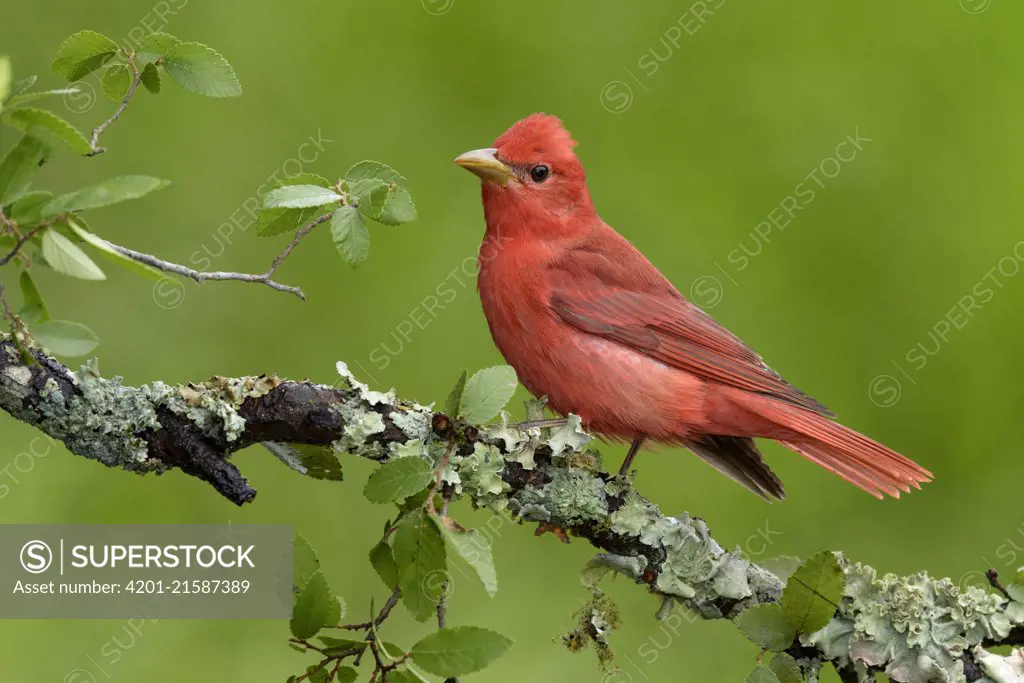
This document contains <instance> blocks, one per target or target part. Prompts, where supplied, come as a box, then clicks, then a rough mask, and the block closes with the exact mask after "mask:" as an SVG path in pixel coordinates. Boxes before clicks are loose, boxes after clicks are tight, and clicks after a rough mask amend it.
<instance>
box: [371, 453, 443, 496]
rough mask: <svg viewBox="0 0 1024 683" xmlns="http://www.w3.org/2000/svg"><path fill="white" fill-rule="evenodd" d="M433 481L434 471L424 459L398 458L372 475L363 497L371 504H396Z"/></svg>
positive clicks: (388, 462)
mask: <svg viewBox="0 0 1024 683" xmlns="http://www.w3.org/2000/svg"><path fill="white" fill-rule="evenodd" d="M433 480H434V470H433V469H432V468H431V467H430V463H428V462H427V461H426V460H425V459H424V458H417V457H415V456H410V457H406V458H397V459H394V460H388V461H387V462H385V463H383V464H382V465H381V466H380V467H378V468H377V469H376V470H375V471H374V472H373V473H372V474H371V475H370V477H369V478H368V479H367V480H366V487H365V488H364V489H363V495H364V496H366V499H367V500H369V501H370V502H371V503H394V502H397V501H399V500H405V499H406V498H408V497H409V496H411V495H412V494H414V493H418V492H420V491H422V490H423V489H424V488H426V486H427V484H429V483H430V482H431V481H433Z"/></svg>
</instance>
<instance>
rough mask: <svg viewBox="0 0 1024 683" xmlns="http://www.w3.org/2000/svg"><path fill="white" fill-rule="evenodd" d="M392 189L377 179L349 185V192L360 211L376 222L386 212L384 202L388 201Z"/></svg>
mask: <svg viewBox="0 0 1024 683" xmlns="http://www.w3.org/2000/svg"><path fill="white" fill-rule="evenodd" d="M390 188H391V186H390V185H388V184H387V183H385V182H384V181H382V180H378V179H376V178H368V179H366V180H361V181H359V182H356V183H350V184H349V191H350V192H351V193H352V197H353V200H354V202H355V204H356V205H357V206H358V208H359V211H360V212H361V213H362V214H363V215H365V216H366V217H367V218H372V219H374V220H376V219H377V217H378V216H380V213H381V211H383V210H384V202H385V201H387V198H388V192H389V191H390Z"/></svg>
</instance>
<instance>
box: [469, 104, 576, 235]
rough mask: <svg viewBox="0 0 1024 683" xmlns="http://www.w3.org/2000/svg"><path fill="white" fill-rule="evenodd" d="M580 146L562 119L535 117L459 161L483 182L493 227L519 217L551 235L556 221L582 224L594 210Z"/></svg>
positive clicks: (543, 115) (517, 124)
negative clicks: (505, 218) (502, 218)
mask: <svg viewBox="0 0 1024 683" xmlns="http://www.w3.org/2000/svg"><path fill="white" fill-rule="evenodd" d="M575 146H576V141H575V140H573V139H572V136H571V135H570V134H569V131H567V130H566V129H565V126H563V125H562V122H561V121H560V120H559V119H558V118H556V117H554V116H549V115H547V114H531V115H530V116H528V117H526V118H525V119H522V120H521V121H517V122H516V123H515V124H514V125H513V126H512V127H511V128H509V129H508V130H507V131H505V132H504V133H502V134H501V136H499V137H498V139H497V140H495V141H494V146H493V147H490V148H488V149H478V150H473V151H472V152H466V153H465V154H463V155H461V156H459V157H458V158H457V159H455V163H456V164H458V165H460V166H462V167H463V168H465V169H466V170H469V171H472V172H473V173H475V174H476V175H478V176H480V178H481V179H482V180H483V197H484V212H485V214H486V215H487V218H488V227H489V228H491V227H493V226H492V217H494V216H497V215H499V214H501V215H517V216H521V217H522V218H524V219H525V223H526V224H527V225H528V226H529V227H530V228H532V229H531V232H533V231H536V232H538V233H541V234H547V235H551V231H552V230H555V231H556V232H557V231H558V230H557V228H558V226H555V225H553V223H566V222H568V221H571V220H575V221H576V222H579V221H578V219H579V217H580V216H581V215H583V214H586V215H589V214H590V213H592V212H593V205H592V204H591V201H590V195H589V193H588V192H587V183H586V175H585V174H584V172H583V164H581V163H580V160H579V159H578V158H577V157H576V154H575V152H573V147H575ZM524 227H525V226H524Z"/></svg>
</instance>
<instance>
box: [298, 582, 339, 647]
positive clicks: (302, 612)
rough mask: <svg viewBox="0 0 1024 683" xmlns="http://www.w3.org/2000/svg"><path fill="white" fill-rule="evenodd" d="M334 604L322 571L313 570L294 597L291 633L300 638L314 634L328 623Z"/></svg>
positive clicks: (310, 636)
mask: <svg viewBox="0 0 1024 683" xmlns="http://www.w3.org/2000/svg"><path fill="white" fill-rule="evenodd" d="M336 604H337V601H336V600H335V599H334V596H333V595H331V589H330V586H328V585H327V579H325V578H324V575H323V572H320V571H316V572H313V575H312V576H311V577H309V580H308V581H306V583H305V585H304V586H303V587H302V588H301V589H300V590H299V595H298V597H296V598H295V608H294V610H293V611H292V618H291V622H290V623H289V625H290V626H291V630H292V635H293V636H295V637H296V638H301V639H307V638H312V637H313V636H315V635H316V634H317V633H319V631H320V629H321V628H323V627H324V626H327V625H328V624H327V621H328V618H329V616H330V615H331V612H332V611H334V609H335V605H336Z"/></svg>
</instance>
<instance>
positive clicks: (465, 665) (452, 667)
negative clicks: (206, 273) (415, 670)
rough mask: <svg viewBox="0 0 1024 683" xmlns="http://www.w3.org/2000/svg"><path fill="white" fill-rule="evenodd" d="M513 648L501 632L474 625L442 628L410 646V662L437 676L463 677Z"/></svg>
mask: <svg viewBox="0 0 1024 683" xmlns="http://www.w3.org/2000/svg"><path fill="white" fill-rule="evenodd" d="M510 647H512V641H511V640H510V639H508V638H506V637H505V636H503V635H501V634H500V633H495V632H494V631H491V630H489V629H486V628H480V627H477V626H456V627H455V628H442V629H440V630H438V631H437V632H436V633H431V634H430V635H429V636H427V637H426V638H424V639H423V640H421V641H420V642H418V643H416V644H415V645H413V646H412V661H413V663H415V664H416V666H418V667H420V668H421V669H423V670H424V671H426V672H427V673H432V674H435V675H437V676H446V677H453V676H465V675H467V674H471V673H474V672H476V671H480V670H481V669H483V668H485V667H487V666H488V665H489V664H491V663H493V662H495V661H496V660H498V659H499V658H500V657H501V656H502V655H504V654H505V653H506V652H508V649H509V648H510Z"/></svg>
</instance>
